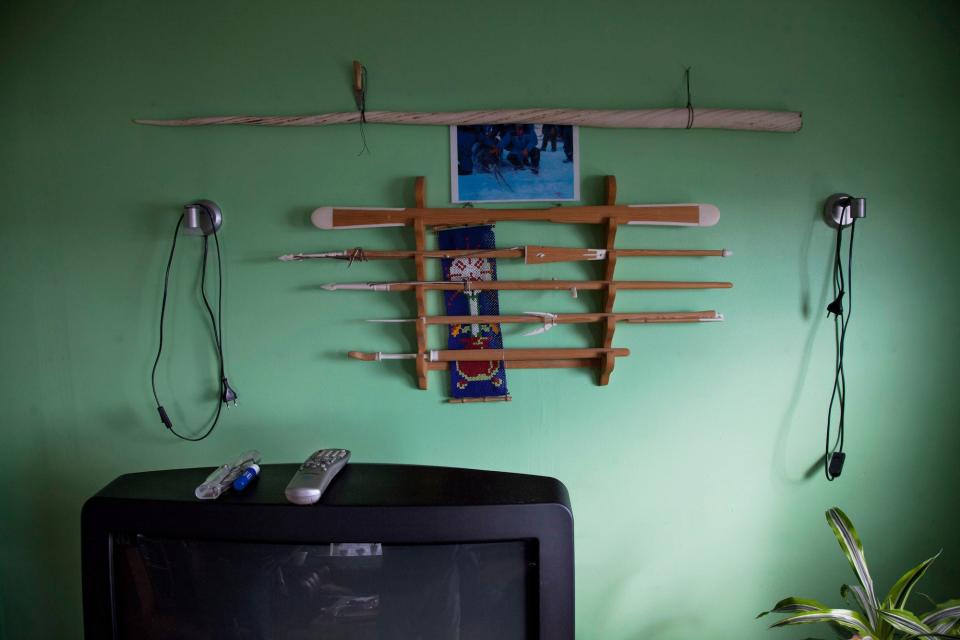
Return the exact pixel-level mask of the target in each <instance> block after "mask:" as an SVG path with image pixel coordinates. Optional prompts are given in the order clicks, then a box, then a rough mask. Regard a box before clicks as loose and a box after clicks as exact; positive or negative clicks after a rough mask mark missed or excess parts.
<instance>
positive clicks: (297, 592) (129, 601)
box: [113, 535, 537, 640]
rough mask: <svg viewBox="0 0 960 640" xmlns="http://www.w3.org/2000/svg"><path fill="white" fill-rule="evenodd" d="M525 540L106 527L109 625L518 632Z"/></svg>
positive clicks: (162, 634)
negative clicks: (333, 538)
mask: <svg viewBox="0 0 960 640" xmlns="http://www.w3.org/2000/svg"><path fill="white" fill-rule="evenodd" d="M529 546H530V545H529V544H528V543H526V542H522V541H517V542H497V543H475V544H442V545H415V546H397V545H386V544H383V545H381V544H378V543H335V544H323V545H319V544H316V545H283V544H252V543H235V542H230V543H227V542H215V541H189V540H173V539H164V538H156V537H150V536H143V535H135V536H134V535H120V536H115V537H114V546H113V549H114V551H113V553H114V558H113V560H114V562H113V567H114V582H113V584H114V601H115V608H114V610H115V612H116V624H117V630H118V633H119V637H120V638H124V639H126V638H136V639H138V640H140V639H142V640H151V639H153V638H158V639H159V638H163V639H165V640H171V639H182V640H213V639H220V638H224V639H226V638H230V639H232V640H247V639H251V640H252V639H257V640H259V639H261V638H262V639H268V638H269V639H277V640H300V639H304V640H306V639H308V638H309V639H310V640H321V639H322V640H341V639H343V640H420V639H422V640H447V639H450V640H487V639H489V640H524V639H526V638H532V637H535V635H536V634H535V632H536V628H535V625H536V620H537V610H536V606H537V604H536V603H537V594H536V583H537V579H536V577H537V573H536V570H535V569H536V567H535V566H534V560H533V555H532V553H531V549H529Z"/></svg>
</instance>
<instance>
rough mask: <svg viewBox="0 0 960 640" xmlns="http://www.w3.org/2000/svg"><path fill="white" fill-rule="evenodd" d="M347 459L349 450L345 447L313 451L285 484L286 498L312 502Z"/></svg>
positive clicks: (317, 497)
mask: <svg viewBox="0 0 960 640" xmlns="http://www.w3.org/2000/svg"><path fill="white" fill-rule="evenodd" d="M349 459H350V452H349V451H347V450H346V449H320V450H319V451H317V452H315V453H314V454H313V455H312V456H310V457H309V458H307V459H306V460H305V461H304V463H303V464H302V465H300V468H299V469H297V472H296V473H295V474H294V476H293V478H292V479H291V480H290V484H288V485H287V490H286V491H285V492H284V493H285V494H286V496H287V500H289V501H290V502H292V503H294V504H313V503H314V502H316V501H317V500H319V499H320V496H321V495H323V491H324V490H325V489H326V488H327V485H329V484H330V481H331V480H333V478H334V476H336V475H337V473H339V472H340V469H343V467H344V466H346V464H347V461H348V460H349Z"/></svg>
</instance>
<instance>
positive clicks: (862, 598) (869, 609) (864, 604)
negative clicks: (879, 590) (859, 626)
mask: <svg viewBox="0 0 960 640" xmlns="http://www.w3.org/2000/svg"><path fill="white" fill-rule="evenodd" d="M847 593H852V594H853V597H854V598H855V599H856V601H857V604H858V605H860V609H861V610H862V611H863V613H865V614H866V616H867V622H869V623H870V628H871V629H874V630H876V628H877V608H876V607H875V606H873V604H872V603H871V602H870V601H869V600H868V599H867V594H866V592H864V590H863V587H858V586H857V585H853V586H851V585H848V584H845V585H843V586H842V587H840V597H841V598H843V599H844V600H846V599H847Z"/></svg>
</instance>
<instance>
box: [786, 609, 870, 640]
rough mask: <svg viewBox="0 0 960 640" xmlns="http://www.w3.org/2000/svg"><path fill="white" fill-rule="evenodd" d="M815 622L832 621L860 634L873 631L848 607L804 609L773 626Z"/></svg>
mask: <svg viewBox="0 0 960 640" xmlns="http://www.w3.org/2000/svg"><path fill="white" fill-rule="evenodd" d="M815 622H833V623H836V624H838V625H840V626H842V627H845V628H847V629H850V630H852V631H856V632H857V633H858V634H860V635H862V636H866V635H873V632H872V631H871V630H870V629H869V628H868V627H867V622H866V621H865V620H864V619H863V616H861V615H860V614H859V613H857V612H856V611H851V610H850V609H819V610H817V611H805V612H801V613H796V614H794V615H792V616H788V617H786V618H784V619H783V620H780V621H778V622H774V623H773V624H772V625H770V628H771V629H772V628H773V627H785V626H788V625H794V624H813V623H815Z"/></svg>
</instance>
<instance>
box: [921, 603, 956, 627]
mask: <svg viewBox="0 0 960 640" xmlns="http://www.w3.org/2000/svg"><path fill="white" fill-rule="evenodd" d="M957 620H960V600H950V601H948V602H944V603H943V604H941V605H940V606H938V607H937V608H936V609H935V610H934V611H931V612H930V613H928V614H926V615H924V616H923V618H921V621H922V622H923V624H925V625H929V626H933V625H940V624H942V623H949V624H950V626H948V627H947V629H949V628H950V627H952V626H953V625H954V624H955V623H956V622H957Z"/></svg>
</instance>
